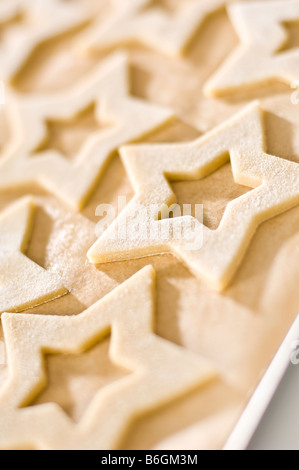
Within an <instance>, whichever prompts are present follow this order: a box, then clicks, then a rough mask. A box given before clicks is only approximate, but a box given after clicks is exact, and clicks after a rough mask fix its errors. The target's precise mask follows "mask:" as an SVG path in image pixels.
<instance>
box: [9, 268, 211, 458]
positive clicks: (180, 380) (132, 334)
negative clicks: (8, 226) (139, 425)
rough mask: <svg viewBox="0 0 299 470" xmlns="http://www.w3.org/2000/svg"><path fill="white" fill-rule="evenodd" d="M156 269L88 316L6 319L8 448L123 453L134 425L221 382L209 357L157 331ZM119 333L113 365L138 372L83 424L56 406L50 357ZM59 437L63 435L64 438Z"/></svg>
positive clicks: (100, 395) (109, 392) (101, 397)
mask: <svg viewBox="0 0 299 470" xmlns="http://www.w3.org/2000/svg"><path fill="white" fill-rule="evenodd" d="M154 281H155V271H154V269H153V268H152V267H151V266H147V267H145V268H144V269H143V270H141V271H140V272H138V273H137V274H136V275H134V276H133V277H132V278H130V279H129V280H128V281H126V282H125V283H124V284H122V285H121V286H119V287H118V288H117V289H115V290H114V291H112V292H111V293H110V294H108V295H107V296H106V297H104V298H103V299H102V300H100V301H99V302H97V303H96V304H95V305H94V306H92V307H91V308H89V309H88V310H86V311H85V312H83V313H82V314H80V315H77V316H71V317H57V316H39V315H18V316H16V315H14V314H5V315H3V317H2V322H3V330H4V337H5V341H6V349H7V358H8V364H9V369H10V376H9V379H8V381H7V383H6V385H5V386H4V387H3V388H2V390H1V391H0V447H1V448H2V449H6V448H20V447H22V446H24V445H30V446H34V447H35V448H42V449H49V448H50V449H84V450H86V449H99V450H102V449H109V450H111V449H115V448H117V447H118V445H119V442H120V439H121V438H122V437H123V434H124V433H125V432H126V431H127V428H128V427H129V425H130V424H131V422H132V421H133V420H134V419H135V418H137V417H139V416H140V415H143V414H145V413H147V412H149V411H152V410H154V409H156V408H158V407H160V406H162V405H165V404H167V403H169V402H171V401H173V400H174V399H176V398H178V397H180V396H183V395H185V394H187V393H188V392H190V391H191V390H193V389H196V388H198V387H203V386H204V385H207V384H208V383H209V382H210V381H212V380H215V379H216V378H217V377H218V373H217V371H216V369H215V368H214V367H213V366H212V365H211V364H210V363H209V362H208V361H207V360H205V359H203V358H201V357H199V356H197V355H195V354H194V353H191V352H189V351H187V350H184V349H183V348H181V347H179V346H177V345H174V344H172V343H170V342H168V341H166V340H164V339H162V338H160V337H158V336H156V335H155V334H154V332H153V316H154V298H153V296H154V284H155V282H154ZM110 330H111V334H112V336H111V346H110V358H111V360H112V361H113V362H114V363H116V364H118V365H119V366H121V367H122V368H125V369H127V370H128V371H132V372H131V373H130V374H129V375H127V376H126V377H125V378H123V379H120V380H119V381H117V382H114V383H113V384H110V385H109V386H107V387H104V388H103V389H101V390H99V391H98V392H97V394H96V395H95V397H94V399H93V400H92V401H91V403H90V407H89V409H88V410H87V412H86V414H85V416H84V417H83V419H82V421H81V422H80V423H79V424H77V425H76V424H75V423H73V422H72V421H71V420H70V418H69V417H68V416H67V415H66V414H64V412H63V411H62V409H61V408H60V407H58V405H55V404H53V403H50V404H45V405H36V406H33V407H30V408H20V407H22V406H23V407H24V406H26V405H29V404H30V403H31V401H32V400H33V399H34V398H35V397H36V396H37V395H38V393H39V392H40V391H41V390H42V389H43V388H44V387H45V385H46V383H47V378H46V372H45V368H44V359H43V354H45V353H55V354H57V353H67V354H72V353H73V354H76V353H80V352H82V351H85V350H88V349H90V348H91V347H93V346H94V345H95V344H96V343H97V342H98V341H100V340H102V339H104V338H105V337H107V335H108V334H109V331H110ZM58 431H59V432H58Z"/></svg>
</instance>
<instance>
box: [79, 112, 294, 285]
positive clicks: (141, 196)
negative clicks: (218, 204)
mask: <svg viewBox="0 0 299 470" xmlns="http://www.w3.org/2000/svg"><path fill="white" fill-rule="evenodd" d="M264 140H265V139H264V130H263V120H262V114H261V110H260V107H259V104H258V103H254V104H251V105H250V106H249V107H247V108H246V109H245V110H243V111H242V112H241V113H240V114H238V115H237V116H235V117H233V118H232V119H230V120H229V121H228V122H226V123H224V124H222V125H220V126H219V127H217V128H216V129H215V130H213V131H212V132H210V133H208V134H206V135H204V136H203V137H201V138H199V139H198V140H196V141H194V142H191V143H187V144H185V143H184V144H179V145H177V144H173V145H140V146H138V145H136V146H130V147H127V148H123V149H122V150H121V155H122V159H123V162H124V164H125V166H126V169H127V172H128V174H129V175H130V178H131V182H132V185H133V187H134V189H135V192H136V196H135V198H134V199H133V200H132V201H131V202H130V203H129V204H128V205H127V207H126V209H125V210H124V211H123V212H122V213H121V214H120V215H119V216H118V218H117V219H116V220H115V222H114V223H113V224H112V225H111V226H110V227H109V228H108V229H107V230H106V231H105V232H104V233H103V235H102V236H101V237H100V238H99V240H98V241H97V242H96V243H95V245H94V246H93V247H92V248H91V249H90V251H89V253H88V256H89V259H90V261H92V262H93V263H105V262H111V261H116V260H127V259H132V258H136V257H143V256H148V255H153V254H157V253H164V252H167V251H170V252H173V253H174V254H176V255H177V256H178V257H180V258H181V259H182V260H183V261H184V262H185V263H186V264H187V265H188V267H189V268H190V270H191V271H192V272H193V273H194V274H195V275H196V276H197V277H200V278H203V279H204V280H206V281H207V282H208V283H210V284H211V285H212V286H213V287H215V288H216V289H218V290H223V289H224V288H225V287H226V286H227V285H228V284H229V282H230V281H231V279H232V277H233V275H234V274H235V272H236V270H237V268H238V266H239V265H240V263H241V261H242V258H243V257H244V255H245V252H246V250H247V247H248V245H249V243H250V240H251V239H252V237H253V235H254V233H255V231H256V229H257V227H258V226H259V224H261V223H262V222H264V221H266V220H267V219H269V218H270V217H273V216H275V215H278V214H280V213H282V212H283V211H286V210H287V209H290V208H292V207H293V206H295V205H297V204H299V165H298V164H296V163H293V162H290V161H287V160H283V159H280V158H277V157H274V156H271V155H267V154H266V153H265V151H264V147H265V144H264ZM229 158H230V160H231V165H232V170H233V176H234V180H235V182H236V183H239V184H241V185H246V186H249V187H252V188H255V189H254V190H253V191H250V192H248V193H247V194H244V195H242V196H241V197H239V198H237V199H235V200H234V201H232V202H230V203H229V204H228V206H227V208H226V210H225V213H224V216H223V219H222V221H221V223H220V226H219V228H218V229H217V230H214V231H213V230H210V229H209V228H207V227H205V226H204V225H202V224H201V223H200V221H198V220H197V221H196V227H199V228H200V230H199V232H198V230H197V232H198V233H199V235H198V234H197V232H196V231H194V237H195V238H194V241H196V238H199V236H200V235H201V234H202V235H203V244H202V246H201V248H200V246H199V247H198V248H197V246H196V244H194V243H193V244H192V245H190V241H192V238H190V230H189V229H188V228H187V231H186V232H185V233H184V236H183V237H181V238H180V239H179V238H178V236H177V233H178V231H179V234H181V232H180V230H181V227H182V223H183V222H184V219H185V222H188V220H187V219H189V218H188V217H177V218H173V219H170V218H168V219H165V218H164V219H163V217H165V216H167V210H168V207H169V206H170V205H171V204H174V203H175V202H176V197H175V195H174V193H173V192H172V189H171V188H170V186H169V182H168V180H173V181H174V180H180V181H182V180H200V179H202V178H204V177H206V176H207V175H209V174H211V173H212V172H214V171H215V170H217V169H218V168H219V167H221V166H222V165H223V164H224V163H226V162H227V161H229ZM199 202H200V201H199ZM159 212H160V213H161V214H162V220H160V221H159V220H157V219H158V215H159ZM136 214H137V215H136ZM191 219H192V218H191ZM194 222H195V219H194ZM136 225H138V227H139V228H140V227H141V230H139V231H138V230H137V231H136ZM155 226H156V231H155V230H153V229H155ZM190 226H191V225H190ZM165 228H166V229H167V232H165ZM158 229H159V230H160V232H159V230H158ZM162 229H163V230H162ZM170 229H171V230H170ZM188 230H189V231H188ZM136 233H137V236H135V234H136ZM159 233H162V234H165V233H167V234H168V236H167V237H166V238H165V236H163V238H162V237H161V236H157V234H159ZM152 234H154V235H152ZM191 235H192V233H191ZM200 241H201V240H199V242H200Z"/></svg>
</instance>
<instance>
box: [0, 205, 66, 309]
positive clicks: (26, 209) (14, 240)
mask: <svg viewBox="0 0 299 470" xmlns="http://www.w3.org/2000/svg"><path fill="white" fill-rule="evenodd" d="M34 207H35V206H34V202H33V200H32V199H30V198H24V199H22V200H20V201H18V202H16V203H15V204H13V205H12V206H10V207H9V208H8V209H6V210H5V211H4V212H3V213H2V214H1V215H0V314H1V313H3V312H21V311H22V310H25V309H27V308H30V307H34V306H36V305H39V304H42V303H44V302H48V301H50V300H53V299H55V298H57V297H60V296H62V295H64V294H66V293H67V290H66V289H65V288H64V287H63V285H62V283H61V281H60V280H59V279H57V277H56V276H54V275H53V274H51V273H49V272H48V271H46V270H45V269H43V268H41V267H40V266H38V265H37V264H36V263H34V262H33V261H31V260H30V259H29V258H27V257H26V256H25V254H24V252H25V250H26V248H27V245H28V242H29V239H30V235H31V230H32V224H33V219H34Z"/></svg>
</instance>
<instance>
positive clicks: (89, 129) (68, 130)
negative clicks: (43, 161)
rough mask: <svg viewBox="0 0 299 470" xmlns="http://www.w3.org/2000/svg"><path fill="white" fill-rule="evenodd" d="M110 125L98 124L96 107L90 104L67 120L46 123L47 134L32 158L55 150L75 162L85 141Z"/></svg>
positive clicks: (49, 120)
mask: <svg viewBox="0 0 299 470" xmlns="http://www.w3.org/2000/svg"><path fill="white" fill-rule="evenodd" d="M112 125H113V124H112V123H107V122H100V123H99V120H98V119H97V118H96V105H95V103H92V104H90V105H89V106H88V107H87V108H85V109H83V110H82V111H80V112H79V113H78V114H77V115H75V116H74V117H72V118H71V119H69V120H51V119H48V120H47V121H46V127H47V133H46V137H45V139H44V141H43V142H42V143H41V144H40V145H39V146H38V147H37V149H36V150H35V151H34V153H33V155H32V156H35V155H37V154H40V153H41V152H46V151H53V150H56V151H58V152H59V153H61V154H62V155H63V156H65V157H66V158H68V159H70V160H71V161H73V160H75V159H76V157H77V156H78V154H79V152H80V150H82V148H83V146H84V144H85V143H86V141H87V139H89V138H90V137H91V136H92V135H93V134H96V133H99V132H100V131H102V130H105V129H108V128H109V127H111V126H112Z"/></svg>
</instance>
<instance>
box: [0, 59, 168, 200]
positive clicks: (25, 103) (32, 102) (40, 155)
mask: <svg viewBox="0 0 299 470" xmlns="http://www.w3.org/2000/svg"><path fill="white" fill-rule="evenodd" d="M129 88H130V87H129V65H128V59H127V56H126V54H123V53H116V54H114V55H113V56H111V57H110V58H108V59H107V60H106V61H105V62H104V63H102V64H101V65H100V66H99V67H98V68H96V69H95V70H93V72H92V73H91V74H90V75H89V76H88V77H86V79H85V80H83V81H82V82H81V83H79V85H76V86H74V87H73V88H72V89H71V90H69V91H67V92H61V93H57V94H55V95H54V94H53V95H51V96H39V97H33V96H31V97H28V98H23V99H22V98H19V99H17V100H16V102H15V103H14V104H13V103H12V104H11V106H10V108H9V110H8V114H9V119H10V124H11V128H12V135H13V144H12V145H11V146H10V148H9V149H7V152H6V154H5V155H4V158H3V163H2V165H1V169H0V188H2V189H6V188H11V187H15V186H20V185H23V184H26V183H32V182H36V183H39V184H40V185H42V186H43V187H45V188H46V189H47V190H49V191H51V192H53V193H55V194H56V195H58V196H59V197H61V198H62V199H63V200H64V201H65V202H66V203H68V204H70V205H71V206H73V207H75V208H77V209H81V208H82V207H83V206H84V205H85V203H86V202H87V200H88V198H89V197H90V195H91V193H92V191H93V190H94V189H95V186H96V184H97V182H98V180H99V178H100V177H101V175H102V173H103V171H104V170H105V168H106V165H107V164H108V162H109V159H110V158H111V156H112V155H113V153H114V152H115V151H116V150H117V149H118V147H119V146H120V145H123V144H125V143H128V142H132V141H136V140H138V139H140V138H142V137H143V136H145V135H147V134H149V133H151V132H153V131H154V130H156V129H158V128H159V127H162V126H163V125H166V124H167V123H168V122H169V121H170V120H171V119H172V118H173V113H172V112H171V111H170V110H169V109H167V108H163V107H159V106H155V105H151V104H148V103H146V102H145V101H142V100H139V99H135V98H133V97H130V96H129V93H130V91H129ZM93 103H95V104H96V111H95V112H96V119H97V120H98V121H102V120H104V121H105V122H109V123H110V122H113V123H114V125H113V126H112V127H111V128H108V129H106V130H101V129H99V131H98V132H93V133H91V135H90V137H89V138H88V139H87V140H86V141H85V142H84V144H83V146H82V148H81V149H80V150H79V152H78V155H77V158H76V161H75V162H74V163H71V162H70V161H69V160H68V159H67V158H65V156H64V155H63V154H62V153H61V152H59V151H56V150H53V151H38V152H37V153H36V152H35V151H36V149H38V148H39V147H40V145H41V143H43V141H44V140H45V138H46V137H47V127H46V121H47V120H61V121H65V120H68V119H71V118H73V117H74V116H76V115H78V114H79V113H80V112H81V111H83V110H85V109H86V108H87V107H88V106H89V105H90V104H93ZM33 152H35V153H34V158H32V154H33Z"/></svg>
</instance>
